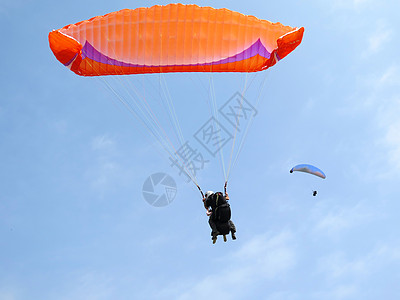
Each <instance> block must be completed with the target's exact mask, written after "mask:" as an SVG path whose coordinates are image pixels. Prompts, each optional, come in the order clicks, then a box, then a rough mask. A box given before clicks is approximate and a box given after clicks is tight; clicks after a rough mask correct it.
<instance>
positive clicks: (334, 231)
mask: <svg viewBox="0 0 400 300" xmlns="http://www.w3.org/2000/svg"><path fill="white" fill-rule="evenodd" d="M324 211H325V210H324ZM377 217H379V215H378V216H377V212H376V211H370V210H369V209H368V208H366V207H364V206H363V205H362V204H360V203H358V204H356V205H355V206H352V207H343V205H341V206H338V207H336V210H335V211H332V212H330V213H329V214H328V215H326V216H324V217H322V218H321V216H319V215H318V216H317V218H318V219H317V220H318V221H317V224H316V225H315V226H314V231H315V232H316V233H318V234H322V235H323V236H332V235H339V234H340V233H342V232H343V231H344V230H348V229H350V228H354V227H359V226H362V225H363V224H365V223H367V222H369V221H371V220H373V219H375V218H377Z"/></svg>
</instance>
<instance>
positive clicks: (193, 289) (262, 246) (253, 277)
mask: <svg viewBox="0 0 400 300" xmlns="http://www.w3.org/2000/svg"><path fill="white" fill-rule="evenodd" d="M293 239H294V237H293V235H292V234H291V233H290V232H288V231H285V232H281V233H279V234H276V235H272V234H270V233H268V234H262V235H258V236H256V237H254V238H253V239H252V240H250V241H248V242H247V243H246V244H245V245H244V246H243V247H241V248H240V249H239V250H238V251H236V252H234V253H231V254H228V255H227V256H226V257H225V258H223V259H222V261H218V262H217V263H218V265H220V266H221V267H222V266H224V267H222V268H221V270H220V271H219V272H217V273H213V274H211V275H209V276H206V277H204V278H202V279H199V278H194V280H193V282H186V283H185V285H186V286H184V287H182V286H181V287H180V289H179V291H175V292H176V293H177V295H175V296H174V297H172V298H175V299H181V300H184V299H206V298H208V297H209V293H210V291H212V293H213V298H219V297H223V298H225V299H243V297H245V294H244V293H245V291H249V290H251V287H252V286H253V285H254V286H257V285H258V284H260V283H261V282H263V281H264V280H265V279H272V278H276V277H278V276H281V275H283V274H285V273H286V272H288V271H289V270H290V269H292V268H293V267H294V266H295V264H296V255H295V250H294V247H293ZM232 262H234V264H232ZM209 263H213V262H209ZM214 263H216V262H214ZM221 287H224V288H221ZM182 291H184V292H183V293H182ZM165 292H168V293H171V289H166V290H164V291H163V293H165Z"/></svg>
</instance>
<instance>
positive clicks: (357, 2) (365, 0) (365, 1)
mask: <svg viewBox="0 0 400 300" xmlns="http://www.w3.org/2000/svg"><path fill="white" fill-rule="evenodd" d="M330 3H331V5H332V7H333V8H334V9H353V10H358V9H361V8H364V7H369V6H370V5H372V4H374V2H373V1H372V0H333V1H330Z"/></svg>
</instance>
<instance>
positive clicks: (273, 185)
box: [0, 0, 400, 300]
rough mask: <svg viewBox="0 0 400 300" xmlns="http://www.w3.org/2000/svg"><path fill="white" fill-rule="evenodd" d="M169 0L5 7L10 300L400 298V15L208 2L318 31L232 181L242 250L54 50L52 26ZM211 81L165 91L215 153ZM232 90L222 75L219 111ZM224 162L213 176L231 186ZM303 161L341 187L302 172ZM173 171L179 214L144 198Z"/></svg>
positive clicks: (210, 171) (388, 10)
mask: <svg viewBox="0 0 400 300" xmlns="http://www.w3.org/2000/svg"><path fill="white" fill-rule="evenodd" d="M166 3H168V2H166V1H160V2H154V1H135V2H129V1H119V0H116V1H101V2H100V3H99V2H94V1H69V2H60V1H39V2H38V1H22V0H20V1H11V0H3V1H1V3H0V15H1V21H0V25H1V26H0V28H1V29H0V30H1V35H2V38H3V43H2V45H3V46H2V47H1V49H0V51H1V52H0V53H1V56H2V58H3V59H2V62H1V70H0V76H1V77H0V78H1V83H2V84H1V86H2V97H1V98H0V141H1V147H0V234H1V238H0V299H2V300H3V299H4V300H21V299H24V300H25V299H27V300H28V299H29V300H32V299H51V300H53V299H61V300H63V299H76V300H79V299H85V300H94V299H96V300H103V299H205V298H206V297H210V296H213V297H224V298H225V299H269V300H278V299H285V300H287V299H291V300H297V299H299V300H300V299H399V297H400V288H399V282H400V275H399V274H400V273H399V272H398V269H399V266H400V238H399V229H398V228H399V227H400V226H399V221H398V214H399V209H400V205H399V201H398V190H399V188H398V185H399V182H400V176H399V169H400V133H399V132H400V121H399V118H398V115H399V113H400V96H399V92H398V87H399V83H400V62H399V55H398V49H399V46H400V44H399V31H398V28H399V25H400V24H399V22H400V21H399V19H398V11H399V9H400V3H399V2H398V1H380V2H377V1H371V0H346V1H345V0H332V1H321V0H309V1H302V2H299V1H285V0H283V1H279V2H265V1H246V2H243V1H218V2H217V3H215V1H200V2H197V3H196V4H198V5H208V6H213V7H217V8H222V7H226V8H229V9H232V10H235V11H239V12H242V13H244V14H251V15H255V16H257V17H259V18H261V19H267V20H270V21H274V22H277V21H279V22H281V23H283V24H285V25H291V26H298V27H300V26H304V27H305V35H304V39H303V42H302V44H301V45H300V46H299V47H298V48H297V49H296V50H295V51H294V52H293V53H291V54H290V55H289V56H288V57H286V58H285V59H284V60H282V61H280V62H279V63H278V64H277V65H276V66H275V67H273V68H271V69H270V70H269V71H268V73H266V72H264V73H266V74H261V75H260V76H261V78H264V77H263V76H267V80H266V84H265V89H264V92H263V94H262V97H261V101H260V103H259V105H258V106H257V111H258V114H257V116H256V117H254V122H253V124H252V127H251V129H250V131H249V133H248V135H247V137H246V143H245V145H244V148H243V151H242V152H241V154H240V157H239V160H238V163H237V165H236V166H235V168H234V169H233V170H232V174H231V177H230V182H229V192H230V196H231V206H232V215H233V220H234V222H235V224H236V226H237V229H238V232H237V236H238V239H237V240H236V241H231V240H228V242H227V243H223V242H222V241H221V239H219V240H218V242H217V244H215V245H212V243H211V239H210V229H209V226H208V223H207V221H208V219H207V217H206V215H205V210H204V208H203V207H202V203H201V199H200V197H199V194H198V191H196V189H195V188H194V187H193V185H191V184H187V183H186V182H185V180H184V178H183V177H181V176H179V174H178V173H177V172H176V169H174V168H172V167H171V166H170V162H169V160H168V158H167V159H166V157H165V155H164V156H163V155H160V154H159V152H161V153H162V150H161V149H160V148H159V147H158V146H156V145H155V144H154V143H153V142H154V140H152V139H147V138H145V136H144V135H145V134H146V130H145V129H143V128H142V127H141V126H140V125H139V124H138V122H137V120H136V119H134V118H132V117H131V116H130V115H129V114H128V113H127V111H126V110H124V109H123V108H122V107H121V106H120V105H119V104H118V103H116V102H118V101H116V99H115V97H114V96H113V95H112V93H110V92H109V91H108V90H107V89H105V86H104V84H103V83H102V81H101V80H97V79H93V78H83V77H79V76H76V75H75V74H73V73H72V72H70V71H69V70H67V69H66V68H65V67H63V66H62V65H61V64H60V63H59V62H58V61H57V60H56V59H55V58H54V56H53V54H52V53H51V51H50V49H49V47H48V41H47V34H48V32H49V31H51V30H52V29H58V28H60V27H63V26H64V25H67V24H70V23H75V22H78V21H81V20H86V19H88V18H91V17H93V16H96V15H102V14H106V13H108V12H112V11H116V10H119V9H123V8H137V7H141V6H151V5H153V4H166ZM184 3H189V2H184ZM196 78H198V77H196V76H193V77H192V78H190V79H188V78H186V77H182V75H181V74H178V75H172V76H170V77H168V78H166V80H167V81H168V85H169V89H170V91H171V93H172V95H171V98H172V99H173V100H174V101H179V103H181V105H178V106H176V109H177V115H178V116H179V119H180V120H181V123H182V124H181V125H182V128H183V130H184V134H185V138H186V139H187V140H189V141H190V142H191V143H192V144H193V145H196V146H197V147H199V148H200V145H199V144H196V141H195V139H194V138H193V133H194V132H195V131H196V130H197V129H198V128H200V127H201V125H202V124H203V123H204V122H206V121H207V120H208V118H209V116H210V114H209V110H208V109H207V106H206V105H205V103H204V102H203V103H201V104H200V102H201V101H202V100H199V101H197V100H198V99H199V98H201V91H199V90H198V87H199V86H201V84H200V85H199V84H198V83H199V82H200V80H206V79H204V78H203V79H202V78H199V81H198V82H196ZM235 78H236V77H235ZM232 80H233V79H231V78H229V79H227V78H221V77H219V76H216V77H215V86H216V93H217V94H218V97H219V98H218V99H217V103H218V106H219V107H220V106H221V105H222V104H223V103H224V102H225V101H226V100H228V99H229V97H230V96H231V95H232V94H234V93H235V92H236V91H237V90H238V85H237V84H236V83H235V82H234V81H232ZM190 81H195V83H193V85H192V86H190V84H189V83H187V82H190ZM183 82H184V83H185V84H184V85H182V84H180V83H183ZM205 82H206V81H205ZM146 85H147V83H145V84H144V87H145V88H147V89H148V90H149V89H150V90H151V87H149V86H146ZM177 85H178V86H179V88H177ZM182 86H184V87H183V88H182ZM203 92H204V91H203ZM252 93H253V94H252ZM182 99H186V102H182V101H183V100H182ZM196 99H197V100H196ZM246 99H249V101H254V91H253V92H251V91H249V93H248V94H246ZM189 101H192V102H189ZM192 103H195V104H192ZM161 118H162V117H161ZM160 150H161V151H160ZM228 152H229V151H227V153H228ZM227 156H228V154H225V158H226V157H227ZM209 158H210V164H208V165H207V167H206V168H205V169H204V170H202V172H201V173H200V174H199V175H198V176H197V177H198V178H197V179H198V181H199V183H200V184H201V186H202V187H203V189H204V190H208V189H212V190H217V189H221V188H222V185H223V180H224V178H223V175H222V173H221V167H220V162H219V160H218V159H217V158H213V157H209ZM297 163H311V164H315V165H317V166H318V167H320V168H321V169H322V170H323V171H324V172H325V173H326V175H327V179H326V180H321V179H320V178H317V177H315V178H314V177H312V176H307V175H306V174H301V173H297V174H289V170H290V168H291V167H293V166H294V165H295V164H297ZM157 172H164V173H167V174H169V175H170V176H171V177H173V179H174V180H175V181H176V184H177V195H176V197H175V199H174V201H173V202H172V203H171V204H170V205H168V206H165V207H162V208H156V207H153V206H151V205H149V204H148V203H147V202H146V201H145V200H144V198H143V195H142V186H143V183H144V182H145V180H146V178H148V176H150V175H151V174H153V173H157ZM312 189H317V190H318V191H319V194H318V196H317V197H312V195H311V190H312Z"/></svg>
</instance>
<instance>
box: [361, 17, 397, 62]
mask: <svg viewBox="0 0 400 300" xmlns="http://www.w3.org/2000/svg"><path fill="white" fill-rule="evenodd" d="M392 36H393V31H392V29H390V28H388V26H387V25H385V24H384V22H382V21H379V22H378V24H377V26H376V29H375V31H373V32H372V33H371V34H370V35H369V36H368V38H367V42H366V44H367V47H366V49H365V50H364V52H363V54H362V56H363V57H364V58H367V57H369V56H371V55H376V54H377V53H379V52H381V51H382V50H383V49H384V47H385V46H387V44H388V43H389V42H390V41H391V38H392Z"/></svg>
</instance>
